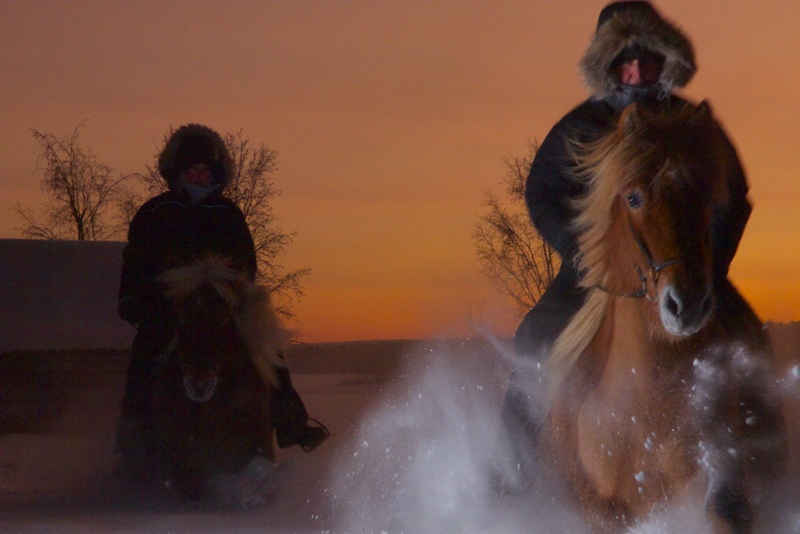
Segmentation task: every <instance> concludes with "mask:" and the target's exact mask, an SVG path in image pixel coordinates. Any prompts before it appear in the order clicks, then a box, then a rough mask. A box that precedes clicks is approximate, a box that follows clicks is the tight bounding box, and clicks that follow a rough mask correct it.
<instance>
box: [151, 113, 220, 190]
mask: <svg viewBox="0 0 800 534" xmlns="http://www.w3.org/2000/svg"><path fill="white" fill-rule="evenodd" d="M196 163H205V164H207V165H209V166H210V167H211V170H212V172H213V174H214V183H215V184H216V185H219V186H221V189H223V190H224V189H225V187H227V186H228V184H229V183H230V182H231V180H232V179H233V160H232V159H231V155H230V153H228V149H227V147H226V146H225V142H224V141H223V140H222V137H220V135H219V134H218V133H217V132H215V131H214V130H212V129H211V128H209V127H207V126H203V125H201V124H187V125H185V126H181V127H180V128H178V129H177V130H175V132H174V133H173V134H172V136H170V138H169V140H168V141H167V143H166V145H164V150H162V151H161V154H160V155H159V156H158V172H159V174H161V176H162V177H163V178H164V179H165V180H166V181H167V183H168V184H170V186H172V185H173V183H174V181H175V180H176V179H177V178H178V177H179V176H180V174H181V173H182V172H183V171H184V170H186V169H187V168H189V167H190V166H192V165H194V164H196Z"/></svg>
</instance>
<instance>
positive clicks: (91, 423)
mask: <svg viewBox="0 0 800 534" xmlns="http://www.w3.org/2000/svg"><path fill="white" fill-rule="evenodd" d="M787 332H788V331H787ZM786 335H788V336H789V337H787V338H786V339H781V343H783V344H784V345H783V346H782V354H783V355H784V356H783V358H784V360H783V361H782V364H781V365H782V367H781V369H782V372H784V375H785V376H786V380H785V381H784V383H783V386H784V387H785V388H786V398H787V399H788V400H790V410H793V411H792V412H791V414H790V417H791V418H792V420H791V421H790V426H791V428H792V431H793V432H794V433H795V437H796V435H797V432H798V424H799V423H798V419H797V416H798V414H800V377H797V376H794V375H792V373H791V369H792V368H793V366H794V365H797V363H800V357H798V354H800V353H799V352H798V350H797V349H798V347H800V343H797V344H796V345H794V344H792V343H793V341H791V340H794V339H795V338H798V339H797V340H798V341H800V337H798V335H797V333H788V334H786ZM791 336H794V337H791ZM787 343H789V344H791V346H787ZM373 348H374V350H375V351H377V352H376V354H374V355H373V357H374V358H376V360H375V361H377V360H378V359H380V353H379V352H380V345H375V346H374V347H373ZM336 350H337V351H339V352H340V353H342V354H345V355H346V352H347V345H346V344H341V345H339V346H338V347H337V348H336ZM408 352H409V354H407V355H406V356H407V357H405V358H402V359H401V360H402V362H403V364H402V365H401V366H399V367H398V368H396V369H392V368H391V366H385V369H384V370H383V371H381V369H379V368H380V367H381V366H380V365H377V366H375V365H373V366H370V365H365V366H363V369H365V371H364V372H361V373H359V372H353V369H352V366H350V367H348V366H344V365H341V362H342V361H344V359H346V358H344V359H343V357H342V354H339V355H336V357H330V358H328V360H326V359H325V358H324V355H323V356H320V358H319V360H318V361H317V362H316V363H315V364H314V365H306V366H305V367H306V368H307V369H306V371H307V370H308V369H312V370H313V371H314V372H313V373H308V372H295V374H294V381H295V386H296V388H297V389H298V390H299V391H300V393H301V395H302V397H303V399H304V400H305V402H306V404H307V406H308V408H309V411H310V412H311V415H312V416H313V417H316V418H318V419H320V420H321V421H323V422H324V423H325V424H326V425H327V426H328V428H329V429H330V430H331V432H332V437H331V438H330V439H329V440H328V441H327V442H325V443H324V444H323V445H322V446H320V447H319V448H318V449H317V450H315V451H313V452H311V453H304V452H302V451H301V450H299V449H298V448H297V447H294V448H292V449H288V450H280V451H279V461H280V462H281V467H280V468H279V472H280V475H279V492H278V495H277V497H276V498H275V500H274V501H273V502H272V503H270V504H268V505H266V506H262V507H258V508H255V509H250V510H235V509H223V508H219V507H213V506H207V505H199V504H186V503H180V502H177V501H175V500H172V499H170V498H168V497H165V496H164V495H163V494H147V493H144V492H141V491H136V490H131V489H130V488H125V487H124V486H123V485H122V484H121V483H120V482H119V481H117V480H116V479H114V478H113V477H112V476H111V474H110V473H111V469H112V466H113V464H114V461H115V457H114V454H113V433H114V424H115V418H116V416H117V406H118V399H119V397H120V392H121V387H122V376H123V371H124V367H125V364H126V362H125V361H124V358H121V357H120V353H118V352H111V353H109V354H106V355H103V354H100V355H97V354H93V355H91V357H85V358H84V356H82V355H81V354H73V355H71V356H66V357H54V356H53V355H50V356H49V357H45V358H42V357H38V358H34V357H33V356H32V357H31V358H32V359H31V362H30V364H29V365H24V366H20V365H19V364H18V362H19V361H21V360H20V359H18V358H17V359H15V360H14V361H15V362H17V363H14V364H13V365H15V366H16V367H15V368H13V369H12V368H10V366H11V365H12V364H11V363H10V362H11V360H9V359H8V358H7V357H5V356H4V355H0V371H1V372H2V373H0V380H2V379H5V380H13V381H14V383H15V384H20V383H24V384H26V387H25V388H19V387H16V388H10V389H9V388H8V387H5V388H4V384H2V383H0V415H2V416H3V417H0V422H3V425H0V431H1V432H0V434H2V435H0V532H4V533H5V532H31V533H34V532H35V533H41V532H54V533H55V532H59V533H61V532H66V533H73V532H75V533H77V532H81V533H84V532H118V533H127V532H130V533H137V532H154V533H183V532H186V533H204V532H209V533H210V532H281V533H283V532H287V533H289V532H296V533H313V532H317V533H324V532H336V533H351V532H352V533H361V532H364V533H367V532H374V533H384V532H385V533H402V532H405V533H428V532H430V533H449V532H453V533H473V532H492V533H517V532H519V533H523V532H524V533H556V532H568V533H577V534H580V533H582V532H586V529H585V526H584V525H583V523H582V521H581V520H580V519H579V516H578V515H577V514H576V513H575V512H574V510H572V509H570V507H569V506H568V505H567V504H566V503H565V502H564V501H563V500H561V499H560V498H559V497H558V495H557V493H555V492H554V491H553V490H552V488H548V487H537V488H534V491H532V492H531V493H530V494H529V495H526V496H525V497H514V496H504V497H502V498H498V497H497V495H496V493H495V492H494V491H493V484H492V480H493V478H492V473H493V472H496V471H497V470H498V469H499V470H501V471H502V470H503V469H505V468H507V467H508V466H507V462H508V453H507V446H508V445H507V443H506V441H507V440H505V439H504V438H503V434H502V432H501V428H500V426H499V418H498V416H499V413H500V403H501V400H502V396H503V391H504V387H505V382H506V378H507V372H508V366H507V361H506V359H505V356H504V352H505V347H504V346H502V345H493V344H492V343H488V342H472V343H464V344H459V343H454V342H448V343H442V344H440V345H437V344H435V343H431V342H428V343H421V344H419V345H415V346H413V347H411V348H409V349H408ZM4 358H5V359H4ZM326 361H331V362H333V361H336V362H339V363H337V364H336V365H333V364H331V365H330V366H328V367H327V368H326V365H325V362H326ZM301 363H302V362H301ZM302 367H304V366H303V365H299V364H298V366H297V368H298V369H300V368H302ZM386 369H389V372H386ZM11 391H13V393H10V392H11ZM15 410H16V412H15ZM795 443H797V441H795ZM795 453H797V451H795ZM796 459H797V457H796V456H795V461H796ZM796 467H797V463H795V467H794V469H795V471H794V474H793V477H792V478H791V479H789V480H787V481H786V484H785V490H784V491H782V492H781V493H780V497H779V498H777V499H776V500H775V501H774V502H773V504H772V506H771V510H770V513H769V514H768V515H767V519H768V520H767V521H766V523H765V524H763V525H762V526H761V529H760V531H762V532H769V533H773V532H774V533H789V534H791V533H796V534H800V489H799V488H798V487H799V486H800V484H798V482H800V473H799V472H798V471H800V469H796ZM635 531H636V532H637V533H638V534H651V533H662V532H663V533H671V532H682V533H695V532H697V533H701V532H707V525H706V524H705V523H704V520H703V517H702V510H701V504H700V503H699V501H692V502H686V503H679V504H678V505H677V506H676V507H675V508H673V509H671V510H669V511H666V512H664V513H663V514H660V515H659V516H657V517H654V518H653V519H652V521H650V522H649V523H648V524H646V525H642V526H640V527H638V528H637V529H636V530H635Z"/></svg>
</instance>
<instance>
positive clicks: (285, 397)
mask: <svg viewBox="0 0 800 534" xmlns="http://www.w3.org/2000/svg"><path fill="white" fill-rule="evenodd" d="M274 370H275V374H276V376H277V377H278V382H279V386H278V390H277V391H276V392H275V398H274V401H273V422H274V425H275V436H276V438H277V441H278V447H280V448H281V449H285V448H287V447H291V446H293V445H300V447H301V448H302V449H303V450H304V451H306V452H310V451H312V450H314V449H316V448H317V447H318V446H319V445H320V444H321V443H322V442H323V441H325V440H326V439H327V438H328V436H330V435H331V434H330V432H329V431H328V429H327V428H326V427H325V425H323V424H322V423H320V422H319V421H317V420H316V419H312V418H310V417H309V416H308V411H307V410H306V407H305V405H304V404H303V401H302V400H301V399H300V395H299V394H298V393H297V391H296V390H295V389H294V387H293V386H292V380H291V378H290V377H289V370H288V369H287V368H286V367H277V366H276V367H274ZM309 422H313V423H314V426H311V425H309Z"/></svg>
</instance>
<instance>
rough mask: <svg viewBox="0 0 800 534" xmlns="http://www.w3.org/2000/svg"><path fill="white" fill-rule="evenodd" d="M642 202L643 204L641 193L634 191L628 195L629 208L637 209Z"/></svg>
mask: <svg viewBox="0 0 800 534" xmlns="http://www.w3.org/2000/svg"><path fill="white" fill-rule="evenodd" d="M642 204H644V201H643V200H642V195H641V194H639V193H637V192H635V191H634V192H633V193H631V194H629V195H628V206H630V208H631V209H633V210H637V209H639V208H641V207H642Z"/></svg>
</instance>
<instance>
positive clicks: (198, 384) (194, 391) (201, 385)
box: [183, 375, 217, 402]
mask: <svg viewBox="0 0 800 534" xmlns="http://www.w3.org/2000/svg"><path fill="white" fill-rule="evenodd" d="M183 387H184V388H185V389H186V396H187V397H188V398H189V400H191V401H193V402H208V401H209V400H211V397H213V396H214V391H216V389H217V377H216V376H212V377H210V378H207V379H201V380H197V379H193V378H191V377H189V375H184V376H183Z"/></svg>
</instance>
